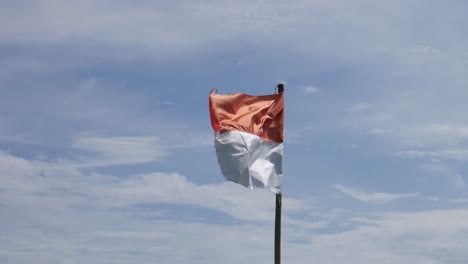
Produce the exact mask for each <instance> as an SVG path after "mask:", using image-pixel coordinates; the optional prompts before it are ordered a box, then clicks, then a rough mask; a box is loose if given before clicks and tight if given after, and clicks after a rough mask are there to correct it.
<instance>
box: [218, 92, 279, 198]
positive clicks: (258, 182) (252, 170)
mask: <svg viewBox="0 0 468 264" xmlns="http://www.w3.org/2000/svg"><path fill="white" fill-rule="evenodd" d="M209 102H210V106H209V107H210V118H211V126H212V127H213V129H214V131H215V149H216V155H217V157H218V163H219V166H220V167H221V172H222V174H223V175H224V177H225V178H226V180H228V181H232V182H236V183H238V184H241V185H244V186H245V187H248V188H251V189H254V188H269V189H270V190H272V191H273V192H275V193H281V183H282V178H283V127H284V97H283V94H282V93H279V94H271V95H261V96H252V95H246V94H241V93H234V94H227V95H220V94H216V93H210V96H209Z"/></svg>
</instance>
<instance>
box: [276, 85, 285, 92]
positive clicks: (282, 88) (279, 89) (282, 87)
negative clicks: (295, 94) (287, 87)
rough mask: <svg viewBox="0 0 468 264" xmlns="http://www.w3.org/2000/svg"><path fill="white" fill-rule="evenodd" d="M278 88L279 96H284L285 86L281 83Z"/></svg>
mask: <svg viewBox="0 0 468 264" xmlns="http://www.w3.org/2000/svg"><path fill="white" fill-rule="evenodd" d="M276 87H277V88H278V93H279V94H282V93H283V92H284V84H282V83H280V84H278V85H277V86H276Z"/></svg>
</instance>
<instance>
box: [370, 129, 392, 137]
mask: <svg viewBox="0 0 468 264" xmlns="http://www.w3.org/2000/svg"><path fill="white" fill-rule="evenodd" d="M388 133H392V131H391V130H388V129H382V128H375V129H372V130H370V131H369V134H371V135H383V134H388Z"/></svg>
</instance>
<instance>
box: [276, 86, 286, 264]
mask: <svg viewBox="0 0 468 264" xmlns="http://www.w3.org/2000/svg"><path fill="white" fill-rule="evenodd" d="M277 88H278V93H279V94H281V93H283V92H284V85H283V84H278V86H277ZM281 200H282V195H281V193H277V194H276V212H275V264H281V205H282V201H281Z"/></svg>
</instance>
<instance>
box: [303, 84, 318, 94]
mask: <svg viewBox="0 0 468 264" xmlns="http://www.w3.org/2000/svg"><path fill="white" fill-rule="evenodd" d="M302 91H303V92H304V93H305V94H319V93H321V92H322V90H320V89H319V88H317V87H315V86H311V85H309V86H306V87H304V88H303V89H302Z"/></svg>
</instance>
